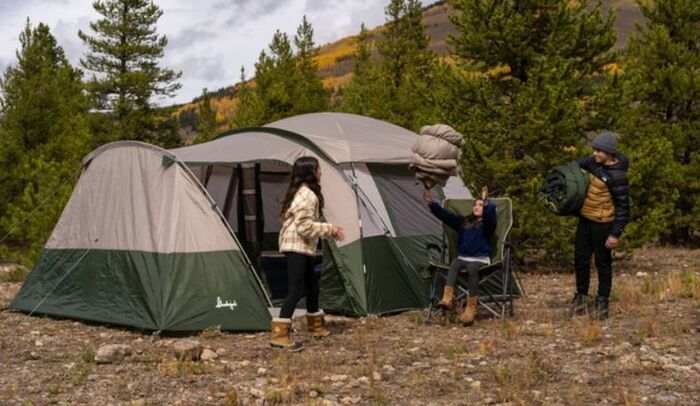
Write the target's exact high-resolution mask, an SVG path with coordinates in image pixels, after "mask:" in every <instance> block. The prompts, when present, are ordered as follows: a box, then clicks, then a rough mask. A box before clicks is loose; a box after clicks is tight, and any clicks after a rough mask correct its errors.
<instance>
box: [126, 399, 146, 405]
mask: <svg viewBox="0 0 700 406" xmlns="http://www.w3.org/2000/svg"><path fill="white" fill-rule="evenodd" d="M130 405H131V406H146V401H145V400H143V399H136V400H132V401H131V403H130Z"/></svg>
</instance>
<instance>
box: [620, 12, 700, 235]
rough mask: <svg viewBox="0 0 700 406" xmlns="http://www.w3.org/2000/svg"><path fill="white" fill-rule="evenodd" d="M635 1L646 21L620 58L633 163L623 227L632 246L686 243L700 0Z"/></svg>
mask: <svg viewBox="0 0 700 406" xmlns="http://www.w3.org/2000/svg"><path fill="white" fill-rule="evenodd" d="M639 6H640V8H641V10H642V13H643V14H644V17H645V20H646V24H645V26H643V27H639V28H640V30H639V33H638V34H637V35H636V36H635V37H633V38H632V40H631V41H630V44H629V47H628V52H627V55H626V58H625V60H624V64H623V71H624V75H623V77H624V78H625V86H624V88H625V100H624V103H625V109H624V114H623V115H622V117H623V118H622V120H621V121H622V122H621V124H620V127H621V128H622V131H623V132H624V134H626V137H624V138H623V143H624V144H625V146H626V147H627V148H628V149H629V150H630V152H631V155H632V159H633V164H634V167H635V171H634V175H633V177H632V179H631V186H632V187H631V190H632V193H633V195H632V199H633V202H634V209H635V210H633V214H634V218H635V220H636V221H635V223H634V224H633V225H632V226H631V227H630V230H629V231H630V234H631V235H632V236H634V237H635V239H634V240H635V242H636V243H637V244H641V243H645V242H649V241H655V240H658V239H660V238H664V239H669V238H671V239H672V241H673V242H677V243H678V242H682V243H687V242H689V241H691V240H692V239H693V236H694V235H697V233H698V232H699V231H700V102H699V97H698V96H699V95H700V71H699V67H700V3H698V2H697V1H694V0H654V1H650V2H639ZM695 238H697V237H695Z"/></svg>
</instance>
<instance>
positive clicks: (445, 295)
mask: <svg viewBox="0 0 700 406" xmlns="http://www.w3.org/2000/svg"><path fill="white" fill-rule="evenodd" d="M454 297H455V288H454V287H452V286H445V288H444V289H443V290H442V300H440V303H438V304H437V305H438V307H442V308H443V309H451V308H452V304H453V303H452V300H453V299H454Z"/></svg>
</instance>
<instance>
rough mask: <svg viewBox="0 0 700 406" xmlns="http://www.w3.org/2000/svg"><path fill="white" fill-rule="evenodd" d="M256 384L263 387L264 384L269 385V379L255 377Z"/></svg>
mask: <svg viewBox="0 0 700 406" xmlns="http://www.w3.org/2000/svg"><path fill="white" fill-rule="evenodd" d="M255 386H256V387H258V388H262V387H263V386H267V379H265V378H255Z"/></svg>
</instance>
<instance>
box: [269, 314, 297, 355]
mask: <svg viewBox="0 0 700 406" xmlns="http://www.w3.org/2000/svg"><path fill="white" fill-rule="evenodd" d="M291 330H292V320H291V319H272V332H271V337H270V345H271V346H273V347H275V348H284V349H287V350H289V351H301V350H302V349H303V348H304V346H303V345H302V344H301V343H297V342H294V341H292V337H291Z"/></svg>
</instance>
